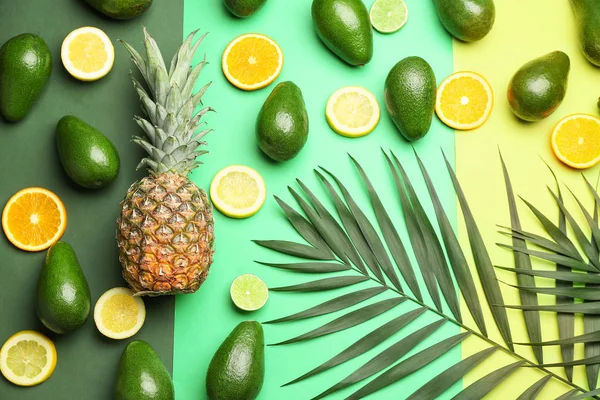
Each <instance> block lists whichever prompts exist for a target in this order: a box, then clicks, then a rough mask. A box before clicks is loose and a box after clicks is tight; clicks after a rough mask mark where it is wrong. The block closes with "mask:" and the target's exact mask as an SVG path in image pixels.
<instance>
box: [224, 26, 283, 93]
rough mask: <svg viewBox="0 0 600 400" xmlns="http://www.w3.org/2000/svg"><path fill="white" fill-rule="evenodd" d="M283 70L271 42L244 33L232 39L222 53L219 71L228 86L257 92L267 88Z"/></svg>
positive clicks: (277, 47)
mask: <svg viewBox="0 0 600 400" xmlns="http://www.w3.org/2000/svg"><path fill="white" fill-rule="evenodd" d="M282 67H283V52H282V51H281V48H280V47H279V45H278V44H277V43H275V41H274V40H273V39H271V38H270V37H268V36H265V35H260V34H256V33H248V34H246V35H242V36H238V37H237V38H235V39H233V41H232V42H231V43H229V45H228V46H227V48H226V49H225V51H224V52H223V60H222V68H223V73H224V74H225V77H226V78H227V80H228V81H229V82H231V84H232V85H234V86H236V87H238V88H240V89H243V90H257V89H261V88H264V87H265V86H267V85H269V84H270V83H271V82H273V81H274V80H275V79H277V77H278V76H279V73H280V72H281V68H282Z"/></svg>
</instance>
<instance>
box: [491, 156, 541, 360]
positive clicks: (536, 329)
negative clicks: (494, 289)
mask: <svg viewBox="0 0 600 400" xmlns="http://www.w3.org/2000/svg"><path fill="white" fill-rule="evenodd" d="M500 162H501V164H502V172H503V174H504V182H505V184H506V194H507V197H508V208H509V211H510V222H511V226H512V227H513V229H521V221H520V219H519V211H518V210H517V203H516V201H515V195H514V192H513V188H512V183H511V181H510V176H509V175H508V169H507V168H506V163H505V162H504V159H503V158H502V154H500ZM512 243H513V247H515V248H520V249H527V244H526V242H525V241H524V240H522V239H519V238H516V237H514V236H513V238H512ZM513 257H514V260H515V267H516V268H520V269H528V270H531V269H533V267H532V266H531V260H530V258H529V256H528V255H527V254H524V253H521V252H519V251H513ZM517 282H518V283H519V286H520V287H525V286H527V287H535V279H534V277H533V276H531V275H524V274H517ZM536 293H537V292H535V291H527V290H521V291H519V295H520V298H521V304H523V305H529V306H536V305H538V299H537V295H536ZM523 317H524V319H525V327H526V329H527V333H528V335H529V339H530V340H531V341H532V342H541V341H542V329H541V327H540V325H541V323H540V313H539V312H538V311H523ZM533 353H534V355H535V358H536V359H537V360H538V362H540V363H543V362H544V353H543V351H542V349H541V348H540V347H536V346H534V347H533Z"/></svg>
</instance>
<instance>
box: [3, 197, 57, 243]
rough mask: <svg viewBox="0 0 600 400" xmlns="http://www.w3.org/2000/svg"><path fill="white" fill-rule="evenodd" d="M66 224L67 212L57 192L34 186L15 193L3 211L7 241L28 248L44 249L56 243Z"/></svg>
mask: <svg viewBox="0 0 600 400" xmlns="http://www.w3.org/2000/svg"><path fill="white" fill-rule="evenodd" d="M66 227H67V212H66V210H65V206H64V205H63V203H62V202H61V201H60V199H59V198H58V196H57V195H55V194H54V193H52V192H51V191H49V190H46V189H43V188H39V187H31V188H27V189H23V190H21V191H19V192H17V193H16V194H15V195H14V196H12V197H11V198H10V199H9V200H8V202H7V203H6V206H4V211H2V229H4V234H5V235H6V237H7V238H8V240H9V241H10V242H11V243H12V244H14V245H15V246H16V247H18V248H19V249H22V250H25V251H41V250H45V249H47V248H48V247H50V246H52V245H53V244H54V243H56V242H57V241H58V240H59V239H60V238H61V236H62V235H63V233H64V232H65V228H66Z"/></svg>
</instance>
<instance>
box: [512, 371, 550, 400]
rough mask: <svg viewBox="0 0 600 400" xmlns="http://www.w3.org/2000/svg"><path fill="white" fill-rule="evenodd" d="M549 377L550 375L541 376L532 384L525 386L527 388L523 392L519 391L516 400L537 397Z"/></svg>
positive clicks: (533, 399) (531, 399)
mask: <svg viewBox="0 0 600 400" xmlns="http://www.w3.org/2000/svg"><path fill="white" fill-rule="evenodd" d="M551 378H552V377H551V376H550V375H547V376H545V377H543V378H541V379H540V380H538V381H537V382H535V383H534V384H533V385H531V386H529V387H528V388H527V390H525V391H524V392H523V393H521V395H520V396H519V397H517V400H535V399H537V397H538V396H539V394H540V392H541V391H542V389H544V386H546V383H548V381H549V380H550V379H551Z"/></svg>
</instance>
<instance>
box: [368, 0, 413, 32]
mask: <svg viewBox="0 0 600 400" xmlns="http://www.w3.org/2000/svg"><path fill="white" fill-rule="evenodd" d="M370 15H371V25H373V28H375V29H377V30H378V31H379V32H381V33H392V32H396V31H398V30H399V29H400V28H402V27H403V26H404V24H405V23H406V20H407V19H408V8H407V7H406V4H404V1H403V0H377V1H375V3H374V4H373V6H372V7H371V13H370Z"/></svg>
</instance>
